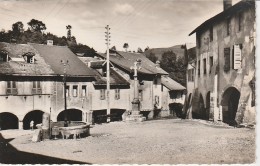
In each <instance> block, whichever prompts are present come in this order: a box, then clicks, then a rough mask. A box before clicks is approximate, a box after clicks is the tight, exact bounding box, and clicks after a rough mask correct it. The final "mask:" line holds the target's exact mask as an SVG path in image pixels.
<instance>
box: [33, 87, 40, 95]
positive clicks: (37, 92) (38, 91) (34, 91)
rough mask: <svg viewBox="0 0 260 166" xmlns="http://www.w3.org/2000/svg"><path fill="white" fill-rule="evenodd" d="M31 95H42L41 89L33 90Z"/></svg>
mask: <svg viewBox="0 0 260 166" xmlns="http://www.w3.org/2000/svg"><path fill="white" fill-rule="evenodd" d="M32 94H42V89H37V88H33V89H32Z"/></svg>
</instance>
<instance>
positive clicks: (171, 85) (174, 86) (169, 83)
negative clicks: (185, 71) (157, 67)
mask: <svg viewBox="0 0 260 166" xmlns="http://www.w3.org/2000/svg"><path fill="white" fill-rule="evenodd" d="M162 84H163V85H164V86H166V87H167V88H168V89H170V90H185V89H186V88H185V87H184V86H182V85H181V84H179V83H178V82H176V81H174V80H173V79H171V78H170V77H168V76H162Z"/></svg>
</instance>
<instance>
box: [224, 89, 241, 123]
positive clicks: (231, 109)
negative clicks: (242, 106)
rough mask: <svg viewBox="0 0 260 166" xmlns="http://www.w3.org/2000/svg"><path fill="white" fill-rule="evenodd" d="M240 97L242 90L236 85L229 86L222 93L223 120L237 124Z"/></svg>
mask: <svg viewBox="0 0 260 166" xmlns="http://www.w3.org/2000/svg"><path fill="white" fill-rule="evenodd" d="M239 99H240V92H239V90H238V89H237V88H236V87H228V88H226V89H225V91H224V93H223V94H222V100H221V105H222V114H223V122H225V123H228V124H229V125H236V121H235V118H236V113H237V109H238V104H239Z"/></svg>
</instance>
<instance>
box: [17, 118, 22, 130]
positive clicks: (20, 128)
mask: <svg viewBox="0 0 260 166" xmlns="http://www.w3.org/2000/svg"><path fill="white" fill-rule="evenodd" d="M18 126H19V130H23V121H22V120H19V121H18Z"/></svg>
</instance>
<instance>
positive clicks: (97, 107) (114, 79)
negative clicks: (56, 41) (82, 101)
mask: <svg viewBox="0 0 260 166" xmlns="http://www.w3.org/2000/svg"><path fill="white" fill-rule="evenodd" d="M79 59H80V60H81V61H82V62H84V63H85V64H86V65H87V67H88V68H91V69H92V70H93V72H94V73H95V78H96V81H95V82H94V83H93V86H92V87H91V89H90V92H91V96H92V97H91V100H92V104H91V108H90V109H91V110H92V117H93V120H94V122H98V121H100V120H99V119H98V116H100V115H107V93H106V92H107V89H106V88H107V87H106V83H107V77H106V65H107V63H106V61H104V60H102V59H100V58H98V57H79ZM129 94H130V83H129V82H128V81H127V80H126V79H125V78H124V77H123V76H121V75H120V74H119V73H118V72H117V71H115V68H114V67H113V66H112V65H110V98H109V100H110V114H111V115H113V117H112V118H111V119H110V121H114V120H123V119H122V115H123V114H124V113H125V112H126V110H130V108H129V104H128V103H130V102H131V101H130V99H129ZM101 121H102V122H104V121H106V118H103V119H102V120H101Z"/></svg>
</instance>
